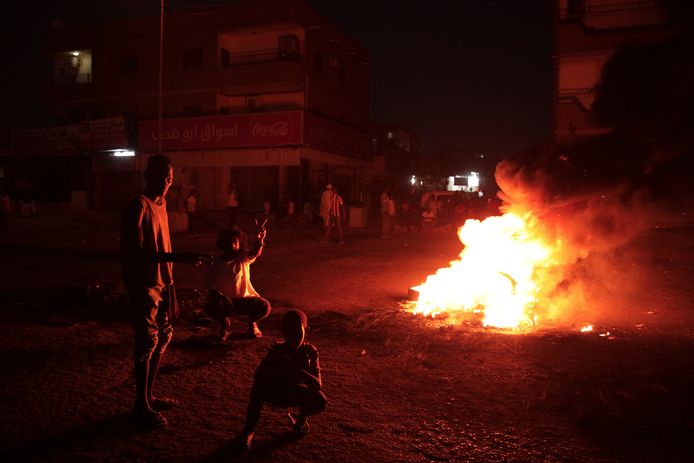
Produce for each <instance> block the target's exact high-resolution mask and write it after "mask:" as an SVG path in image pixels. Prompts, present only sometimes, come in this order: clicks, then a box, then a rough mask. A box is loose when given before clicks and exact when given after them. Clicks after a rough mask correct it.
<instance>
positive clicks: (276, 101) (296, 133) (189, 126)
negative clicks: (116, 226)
mask: <svg viewBox="0 0 694 463" xmlns="http://www.w3.org/2000/svg"><path fill="white" fill-rule="evenodd" d="M159 26H160V17H144V18H135V19H128V20H121V21H117V22H109V23H104V24H93V25H88V26H84V27H74V28H72V27H71V28H68V27H62V28H57V29H55V30H53V31H52V32H51V34H50V35H49V36H48V37H47V40H46V43H45V52H46V54H47V55H48V56H49V57H50V62H51V66H50V68H51V71H50V72H49V73H50V75H47V76H46V77H47V79H46V80H47V82H46V85H45V88H44V94H45V98H46V101H47V103H48V106H49V108H50V112H51V115H52V118H53V120H54V121H55V126H54V127H49V128H42V129H36V130H34V131H20V132H15V133H14V134H13V140H12V145H13V148H12V149H13V156H14V158H15V159H16V161H17V165H21V164H22V163H23V162H29V161H30V160H36V159H44V160H45V159H51V158H52V159H53V160H54V161H52V162H53V163H55V160H56V159H62V160H67V161H66V162H67V163H68V164H69V165H74V166H78V167H79V168H78V167H75V169H76V170H77V171H78V172H84V176H85V180H82V181H76V182H75V183H74V184H72V185H64V186H63V187H62V190H61V191H63V190H65V189H66V188H67V189H74V190H77V191H78V193H77V194H78V195H79V194H81V193H79V191H81V190H83V196H85V197H86V198H87V199H86V200H85V201H86V202H87V203H89V205H91V206H92V207H94V208H96V209H100V210H108V209H117V208H120V207H121V206H122V204H123V202H124V201H125V200H126V199H127V198H128V197H129V196H130V195H132V194H134V193H135V192H137V191H138V189H139V188H140V187H141V178H142V170H143V166H144V164H145V162H146V158H147V157H148V155H150V154H152V153H156V152H158V151H159V150H161V151H163V152H164V153H165V154H167V155H168V156H170V157H171V159H172V160H173V162H174V164H175V185H174V186H175V187H178V188H174V189H173V190H172V194H171V200H172V201H175V200H176V199H177V194H178V195H180V196H181V197H182V196H183V195H185V194H186V192H187V190H188V189H190V188H195V189H196V190H197V191H198V198H199V199H198V201H199V203H198V204H199V207H200V208H201V209H221V208H224V207H225V206H226V196H227V192H228V189H229V186H230V185H231V184H235V185H236V187H237V190H238V193H239V199H240V202H241V204H240V208H241V209H246V210H257V209H260V208H261V206H262V203H263V201H264V200H265V199H266V198H269V199H270V200H271V202H272V204H273V205H274V206H275V207H277V205H279V204H280V202H281V201H282V200H283V199H285V198H287V197H291V198H292V199H293V200H294V201H295V202H296V203H297V208H299V210H301V209H300V208H301V205H302V204H303V202H305V201H315V197H316V196H317V195H318V194H320V192H321V191H322V189H323V187H324V185H325V184H326V183H328V182H332V183H333V184H335V185H337V186H338V187H339V188H340V190H341V191H342V192H343V195H344V196H345V198H346V200H348V201H349V200H352V199H356V198H358V197H359V194H360V192H361V191H363V190H364V189H365V188H366V186H367V185H368V184H370V182H371V176H372V160H371V151H370V143H369V115H368V104H369V95H368V78H369V65H368V64H369V63H368V57H367V54H366V52H365V51H364V50H363V49H361V48H360V47H359V46H358V45H357V44H356V43H355V42H354V41H353V40H352V39H351V38H350V37H348V36H345V35H343V34H341V33H340V32H339V31H338V30H337V29H336V28H335V27H334V26H333V25H331V24H330V23H329V22H328V21H327V20H325V19H324V18H322V17H321V16H320V15H318V14H317V13H316V12H315V11H314V10H313V9H312V8H311V7H310V6H309V5H308V3H307V1H305V0H252V1H251V0H246V1H239V2H235V3H231V4H226V5H220V6H208V7H197V8H192V9H182V10H172V11H167V12H166V13H165V15H164V33H163V40H160V28H159ZM160 47H161V49H162V50H163V54H162V58H163V73H161V75H160V73H159V59H160ZM47 72H48V71H47ZM160 77H161V87H160ZM160 89H161V94H160ZM160 103H161V105H162V107H161V114H162V115H163V117H162V118H161V119H160V118H159V112H160V108H159V104H160ZM117 149H127V150H132V151H134V153H135V155H134V156H130V157H127V156H114V153H115V151H114V150H117ZM23 160H24V161H23ZM32 165H34V167H35V165H36V162H34V161H32ZM80 169H81V170H80ZM17 170H18V171H21V170H22V169H21V168H20V169H17ZM27 175H28V174H27ZM34 175H36V174H34ZM70 194H72V195H73V196H74V195H75V193H70ZM62 196H65V191H63V193H62Z"/></svg>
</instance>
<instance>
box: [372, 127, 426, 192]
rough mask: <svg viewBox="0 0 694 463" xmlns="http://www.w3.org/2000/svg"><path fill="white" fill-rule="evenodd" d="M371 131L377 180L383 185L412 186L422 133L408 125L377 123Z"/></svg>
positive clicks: (375, 177) (375, 178)
mask: <svg viewBox="0 0 694 463" xmlns="http://www.w3.org/2000/svg"><path fill="white" fill-rule="evenodd" d="M370 133H371V150H372V153H373V160H374V174H373V175H374V181H375V182H376V183H377V184H380V186H385V185H389V186H391V187H403V186H406V185H408V182H409V179H410V177H411V175H412V174H414V173H416V169H417V161H418V159H419V135H417V134H416V133H415V132H413V131H412V130H410V129H407V128H405V127H401V126H395V125H384V124H376V123H373V124H371V131H370ZM378 189H379V190H380V189H381V188H378Z"/></svg>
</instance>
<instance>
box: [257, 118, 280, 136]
mask: <svg viewBox="0 0 694 463" xmlns="http://www.w3.org/2000/svg"><path fill="white" fill-rule="evenodd" d="M287 135H289V122H282V121H278V122H271V123H263V122H257V123H256V124H254V125H253V128H252V129H251V136H252V137H286V136H287Z"/></svg>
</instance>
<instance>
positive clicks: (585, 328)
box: [581, 325, 593, 333]
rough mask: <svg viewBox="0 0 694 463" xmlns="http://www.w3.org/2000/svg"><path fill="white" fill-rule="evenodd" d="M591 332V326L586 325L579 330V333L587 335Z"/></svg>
mask: <svg viewBox="0 0 694 463" xmlns="http://www.w3.org/2000/svg"><path fill="white" fill-rule="evenodd" d="M591 331H593V325H586V326H584V327H583V328H581V333H589V332H591Z"/></svg>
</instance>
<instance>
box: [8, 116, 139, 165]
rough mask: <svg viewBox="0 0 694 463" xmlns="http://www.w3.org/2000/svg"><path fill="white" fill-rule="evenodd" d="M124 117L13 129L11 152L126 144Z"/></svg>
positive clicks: (48, 153) (87, 149)
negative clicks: (47, 126)
mask: <svg viewBox="0 0 694 463" xmlns="http://www.w3.org/2000/svg"><path fill="white" fill-rule="evenodd" d="M125 143H126V138H125V129H124V123H123V118H122V117H113V118H109V119H95V120H91V121H83V122H80V123H79V124H77V125H65V126H61V127H50V128H43V129H27V130H15V131H13V132H12V141H11V145H12V152H13V153H14V154H19V155H33V156H60V155H74V154H80V153H89V152H92V151H101V150H107V149H117V148H123V147H125Z"/></svg>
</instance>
